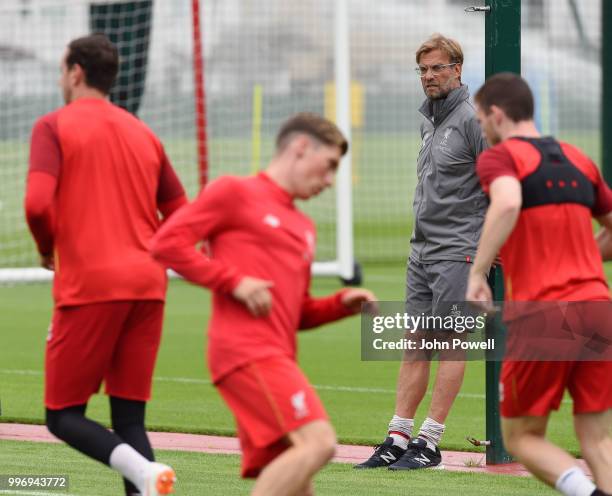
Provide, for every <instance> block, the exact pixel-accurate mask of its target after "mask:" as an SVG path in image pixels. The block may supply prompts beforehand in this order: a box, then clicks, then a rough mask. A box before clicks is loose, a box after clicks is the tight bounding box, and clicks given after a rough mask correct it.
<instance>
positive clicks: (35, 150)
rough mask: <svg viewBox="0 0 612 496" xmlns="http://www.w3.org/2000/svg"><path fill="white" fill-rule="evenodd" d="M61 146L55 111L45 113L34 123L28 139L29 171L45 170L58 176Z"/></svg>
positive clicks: (60, 163)
mask: <svg viewBox="0 0 612 496" xmlns="http://www.w3.org/2000/svg"><path fill="white" fill-rule="evenodd" d="M61 165H62V148H61V145H60V142H59V136H58V131H57V112H52V113H50V114H47V115H45V116H43V117H41V118H40V119H38V121H36V124H34V128H33V129H32V138H31V140H30V169H29V170H30V172H34V171H38V172H46V173H47V174H51V175H52V176H55V177H59V174H60V169H61Z"/></svg>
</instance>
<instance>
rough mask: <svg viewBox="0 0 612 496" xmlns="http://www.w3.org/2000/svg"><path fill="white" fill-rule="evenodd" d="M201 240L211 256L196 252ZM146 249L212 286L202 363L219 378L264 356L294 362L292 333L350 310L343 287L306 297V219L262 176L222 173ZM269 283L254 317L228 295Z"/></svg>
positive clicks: (311, 240) (311, 238)
mask: <svg viewBox="0 0 612 496" xmlns="http://www.w3.org/2000/svg"><path fill="white" fill-rule="evenodd" d="M203 240H206V241H207V242H208V252H209V253H210V255H211V256H210V257H209V256H207V255H206V254H205V253H203V252H202V251H200V250H197V249H196V247H195V245H196V243H198V242H200V241H203ZM152 246H153V254H154V256H155V258H156V259H157V260H159V261H160V262H162V263H163V264H164V265H167V266H168V267H171V268H172V269H174V270H175V271H176V272H178V273H179V274H181V275H182V276H183V277H185V279H187V280H189V281H191V282H193V283H195V284H199V285H201V286H205V287H207V288H210V289H212V290H213V291H214V294H213V311H212V317H211V320H210V323H209V341H208V364H209V367H210V369H211V372H212V378H213V380H214V381H215V382H218V381H219V380H220V379H221V378H222V377H223V376H224V375H226V374H228V373H230V372H231V371H233V370H235V369H236V368H238V367H240V366H242V365H244V364H246V363H249V362H252V361H255V360H258V359H260V358H264V357H270V356H278V355H284V356H288V357H290V358H291V359H293V360H295V359H296V330H297V329H298V328H301V329H303V328H309V327H315V326H318V325H321V324H323V323H325V322H330V321H332V320H336V319H339V318H342V317H345V316H347V315H349V314H350V313H351V312H350V311H349V310H348V309H347V308H346V307H345V306H344V305H343V304H342V303H341V301H340V300H341V295H342V291H340V292H338V293H336V294H334V295H332V296H329V297H326V298H312V297H311V296H310V294H309V286H310V265H311V262H312V260H313V257H314V251H315V227H314V224H313V222H312V221H311V220H310V219H309V218H308V217H307V216H306V215H304V214H303V213H301V212H300V211H299V210H298V209H297V208H296V207H295V206H294V204H293V200H292V198H291V197H290V195H289V194H288V193H287V192H286V191H284V190H283V189H281V188H280V187H279V186H278V185H277V184H276V183H274V182H273V181H272V180H271V179H270V178H269V177H268V176H267V175H265V174H264V173H261V174H259V175H257V176H255V177H250V178H237V177H229V176H226V177H222V178H220V179H218V180H216V181H214V182H213V183H211V184H209V185H208V186H207V187H206V188H205V189H204V190H203V191H202V192H201V193H200V195H199V197H198V198H197V199H196V200H195V201H194V202H193V203H191V204H189V205H187V206H185V207H183V208H181V209H180V210H179V211H178V212H177V213H176V215H174V216H173V217H172V218H171V219H170V220H169V221H168V222H167V223H166V224H165V225H163V226H162V228H161V229H160V231H159V232H158V233H157V235H156V236H155V237H154V238H153V245H152ZM245 276H250V277H256V278H260V279H265V280H269V281H273V283H274V286H273V287H272V288H271V289H270V291H271V293H272V299H273V303H272V310H271V312H270V314H269V315H267V316H266V317H254V316H252V315H251V314H250V313H249V311H248V310H247V308H246V307H245V306H244V305H243V304H242V303H241V302H239V301H238V300H236V299H234V297H233V296H232V294H231V293H232V291H233V289H234V288H235V287H236V286H237V285H238V283H239V281H240V280H241V279H242V278H243V277H245Z"/></svg>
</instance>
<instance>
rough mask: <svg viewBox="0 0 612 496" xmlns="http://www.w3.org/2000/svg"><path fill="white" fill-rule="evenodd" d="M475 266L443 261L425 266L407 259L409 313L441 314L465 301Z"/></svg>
mask: <svg viewBox="0 0 612 496" xmlns="http://www.w3.org/2000/svg"><path fill="white" fill-rule="evenodd" d="M471 266H472V264H470V263H467V262H455V261H450V260H443V261H440V262H435V263H427V264H423V263H420V262H415V261H414V260H408V267H407V271H406V312H408V313H409V314H410V313H413V314H420V313H425V314H430V313H433V314H440V313H444V312H450V311H452V306H453V305H459V306H461V307H463V306H464V305H460V304H461V303H463V302H465V292H466V290H467V282H468V276H469V274H470V268H471Z"/></svg>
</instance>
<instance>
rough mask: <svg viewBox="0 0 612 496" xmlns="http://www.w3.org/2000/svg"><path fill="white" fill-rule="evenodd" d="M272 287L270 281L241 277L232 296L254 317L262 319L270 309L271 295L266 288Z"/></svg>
mask: <svg viewBox="0 0 612 496" xmlns="http://www.w3.org/2000/svg"><path fill="white" fill-rule="evenodd" d="M272 286H274V283H273V282H272V281H265V280H263V279H257V278H255V277H243V278H242V279H241V280H240V282H239V283H238V286H236V287H235V288H234V290H233V291H232V295H233V297H234V298H236V299H237V300H238V301H240V302H241V303H243V304H244V306H246V307H247V308H248V309H249V312H251V315H253V316H254V317H264V316H266V315H268V314H269V313H270V310H271V309H272V293H270V291H269V289H268V288H271V287H272Z"/></svg>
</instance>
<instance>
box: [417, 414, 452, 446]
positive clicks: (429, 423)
mask: <svg viewBox="0 0 612 496" xmlns="http://www.w3.org/2000/svg"><path fill="white" fill-rule="evenodd" d="M445 427H446V426H445V425H444V424H439V423H438V422H436V421H435V420H434V419H432V418H429V417H427V418H426V419H425V420H424V421H423V425H422V426H421V430H420V431H419V437H420V438H421V439H424V440H425V441H427V447H428V448H429V449H430V450H432V451H436V447H437V446H438V444H439V443H440V439H441V438H442V434H444V428H445Z"/></svg>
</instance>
